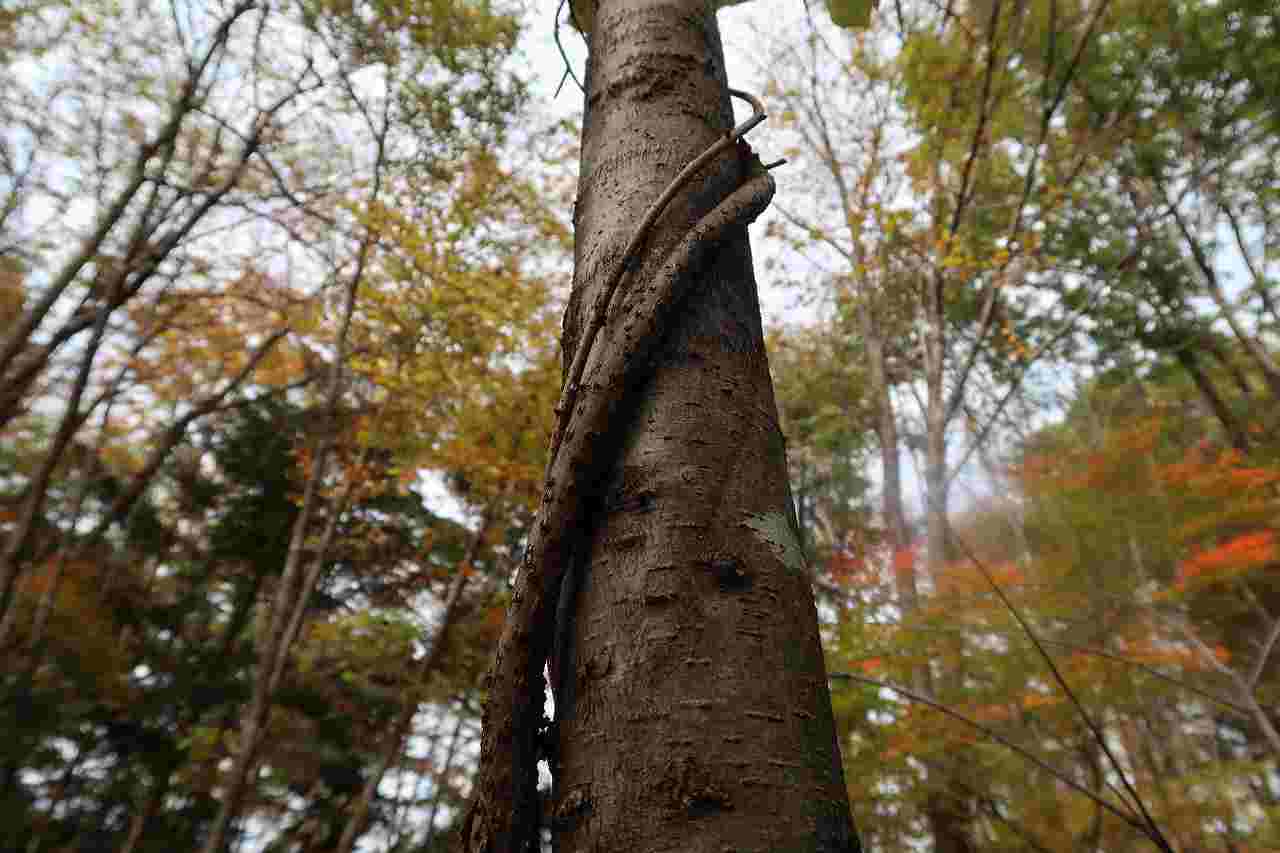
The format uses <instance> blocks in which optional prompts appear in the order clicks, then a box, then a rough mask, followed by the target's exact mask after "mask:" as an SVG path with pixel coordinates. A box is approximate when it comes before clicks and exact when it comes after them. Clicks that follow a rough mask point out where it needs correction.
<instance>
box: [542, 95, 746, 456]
mask: <svg viewBox="0 0 1280 853" xmlns="http://www.w3.org/2000/svg"><path fill="white" fill-rule="evenodd" d="M729 94H730V95H732V96H733V97H735V98H739V99H741V100H744V101H746V102H747V103H748V104H750V105H751V117H750V118H748V119H746V120H745V121H743V122H742V123H741V124H739V125H737V126H736V127H734V128H733V130H731V131H729V132H728V133H726V134H725V135H724V136H722V137H721V138H720V139H717V140H716V141H715V142H713V143H711V145H710V146H708V147H707V150H705V151H703V152H702V153H701V154H699V155H698V156H697V157H695V158H694V159H692V160H690V161H689V164H688V165H687V166H685V167H684V168H683V169H681V170H680V172H679V173H678V174H677V175H676V176H675V177H674V178H672V179H671V183H669V184H667V188H666V189H665V190H663V191H662V195H660V196H658V198H657V199H656V200H655V201H654V202H653V204H651V205H649V209H648V210H647V211H645V214H644V218H643V219H641V220H640V224H639V225H637V226H636V230H635V231H634V232H632V234H631V239H630V240H629V241H628V242H627V247H626V249H624V250H623V252H622V261H621V262H620V263H619V264H618V265H617V267H616V268H615V269H614V271H613V273H612V274H611V275H610V276H609V280H608V281H607V282H605V286H604V290H602V291H601V292H600V295H599V297H598V298H597V299H596V301H595V304H594V305H593V306H592V309H591V318H590V320H589V321H588V324H587V327H586V329H585V330H583V333H582V337H581V339H580V340H579V341H578V345H577V347H576V348H575V349H574V353H573V362H572V363H571V364H570V366H569V373H568V375H567V376H566V377H565V382H564V387H563V389H561V392H560V401H559V403H558V404H557V405H556V415H557V418H556V428H555V432H554V433H552V435H551V455H550V458H549V459H548V463H547V464H548V467H550V465H551V464H552V463H554V462H555V460H556V455H557V454H558V453H559V452H560V444H561V443H562V442H563V441H564V433H565V428H566V427H567V426H568V422H569V420H570V418H571V416H572V415H571V413H572V411H573V406H574V403H575V402H576V401H577V397H578V388H579V386H580V384H581V382H582V373H583V371H584V370H585V369H586V366H587V357H588V356H590V355H591V349H592V346H593V345H594V343H595V339H596V337H597V335H599V334H600V330H601V329H602V328H604V324H605V321H606V320H608V319H609V311H610V309H611V308H612V307H613V296H614V294H615V293H617V292H618V285H619V284H621V283H622V277H623V276H624V275H626V274H627V272H628V271H629V270H631V269H633V268H634V267H635V265H636V261H637V260H638V259H639V257H640V249H641V248H642V247H643V246H644V241H645V239H646V238H647V237H648V236H649V231H650V230H651V229H652V228H653V225H654V223H655V222H657V221H658V217H659V216H661V215H662V212H663V211H664V210H666V208H667V205H668V204H670V203H671V200H672V199H673V198H675V197H676V194H677V193H679V192H680V190H681V189H683V188H684V186H685V185H686V184H687V183H689V181H691V180H693V176H694V175H696V174H698V172H700V171H702V168H703V167H704V166H706V165H707V164H708V163H710V162H711V161H712V160H714V159H715V158H716V157H718V156H719V155H720V154H721V153H723V152H724V151H726V150H727V149H729V148H731V147H733V146H734V145H736V144H737V143H738V140H740V139H742V138H743V137H744V136H746V135H747V134H748V133H750V132H751V131H752V130H754V129H755V128H756V126H757V125H759V124H760V123H761V122H762V121H764V120H765V118H766V116H765V111H764V104H763V103H762V102H761V101H760V99H759V98H757V97H756V96H755V95H752V94H750V93H749V92H744V91H742V90H740V89H730V90H729Z"/></svg>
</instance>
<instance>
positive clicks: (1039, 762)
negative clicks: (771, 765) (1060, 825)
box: [827, 672, 1147, 833]
mask: <svg viewBox="0 0 1280 853" xmlns="http://www.w3.org/2000/svg"><path fill="white" fill-rule="evenodd" d="M827 678H831V679H836V680H843V681H857V682H861V683H862V684H867V685H870V686H872V687H880V688H883V689H885V690H892V691H893V692H895V693H898V694H899V695H902V696H905V697H906V698H908V699H910V700H911V701H912V702H918V703H920V704H921V705H925V706H927V707H929V708H932V709H933V710H935V711H937V712H939V713H941V714H945V715H947V716H948V717H951V718H952V719H954V720H959V721H960V722H962V723H964V724H965V725H966V726H969V727H971V728H974V729H977V730H978V731H980V732H982V733H983V734H984V735H986V736H987V737H989V738H991V739H992V740H994V741H995V742H997V743H999V744H1000V745H1001V746H1005V747H1008V748H1009V749H1011V750H1013V751H1014V752H1016V753H1017V754H1018V755H1020V756H1022V757H1023V758H1025V759H1026V760H1027V761H1030V762H1031V763H1032V764H1034V765H1035V766H1036V767H1038V768H1040V769H1041V770H1043V771H1044V772H1045V773H1048V774H1049V775H1050V776H1052V777H1053V778H1055V779H1057V780H1058V781H1059V782H1061V783H1062V784H1064V785H1066V786H1067V787H1069V788H1071V789H1072V790H1074V791H1076V792H1077V793H1080V794H1083V795H1084V796H1086V797H1088V798H1089V799H1090V800H1092V801H1093V802H1095V803H1097V804H1098V805H1099V806H1101V807H1102V808H1104V809H1106V810H1107V811H1109V812H1111V814H1113V815H1115V816H1116V817H1118V818H1119V819H1120V820H1122V821H1124V822H1125V823H1127V824H1129V825H1130V826H1132V827H1134V828H1135V829H1138V830H1140V831H1142V832H1144V833H1145V832H1146V831H1147V827H1146V826H1145V825H1144V824H1143V822H1142V821H1140V820H1138V819H1137V818H1135V817H1134V816H1133V815H1132V814H1129V813H1127V812H1125V811H1122V810H1121V809H1119V808H1118V807H1116V806H1115V805H1113V804H1112V803H1110V802H1108V801H1107V800H1105V799H1103V798H1102V797H1101V796H1099V795H1098V794H1097V793H1095V792H1093V791H1090V790H1089V789H1088V788H1086V787H1085V786H1083V785H1081V784H1080V783H1079V782H1077V781H1075V780H1074V779H1072V778H1071V777H1070V776H1068V775H1067V774H1065V773H1063V772H1062V771H1061V770H1058V769H1057V768H1055V767H1054V766H1053V765H1052V764H1049V763H1048V762H1047V761H1045V760H1044V759H1043V758H1041V757H1040V756H1038V755H1036V754H1035V753H1034V752H1031V751H1030V750H1029V749H1027V748H1026V747H1024V746H1020V745H1019V744H1017V743H1014V742H1013V741H1011V740H1009V738H1007V737H1005V736H1004V735H1002V734H1000V732H998V731H996V730H995V729H993V728H991V727H990V726H987V725H984V724H983V723H980V722H978V721H977V720H975V719H973V718H972V717H970V716H967V715H965V714H962V713H960V712H959V711H957V710H955V709H954V708H950V707H948V706H946V705H944V704H942V703H941V702H938V701H936V700H934V699H930V698H929V697H928V696H925V695H923V694H921V693H917V692H916V691H914V690H910V689H908V688H906V687H900V686H899V685H897V684H891V683H889V682H887V681H881V680H880V679H878V678H870V677H868V676H865V675H855V674H854V673H852V672H832V673H829V674H828V675H827Z"/></svg>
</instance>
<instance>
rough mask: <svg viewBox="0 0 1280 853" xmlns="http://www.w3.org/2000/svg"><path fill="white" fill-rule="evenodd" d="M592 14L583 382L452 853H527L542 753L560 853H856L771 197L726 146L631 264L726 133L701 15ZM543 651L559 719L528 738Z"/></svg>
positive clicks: (579, 245) (569, 327)
mask: <svg viewBox="0 0 1280 853" xmlns="http://www.w3.org/2000/svg"><path fill="white" fill-rule="evenodd" d="M588 2H589V0H588ZM578 11H579V7H578V5H575V15H576V14H577V12H578ZM593 11H594V14H592V15H591V16H590V19H592V20H593V21H594V24H593V25H588V28H589V29H590V30H591V33H590V59H589V62H588V73H587V103H586V119H585V125H584V131H583V150H582V168H581V176H582V177H581V180H580V184H579V194H578V201H577V204H576V209H575V214H574V220H575V233H576V236H577V241H576V250H575V255H576V257H575V261H576V270H575V279H574V291H573V294H572V297H571V300H570V305H569V308H568V310H567V312H566V316H565V329H564V338H563V342H564V353H565V363H566V364H571V365H577V364H579V363H581V364H582V365H584V368H583V370H582V372H581V382H579V381H578V371H577V369H576V368H575V369H572V370H570V371H569V376H568V382H567V388H566V392H565V395H564V396H562V402H561V411H560V413H559V415H560V418H561V424H560V425H559V427H558V429H557V440H555V441H553V447H552V459H551V462H550V463H549V465H548V469H547V474H546V478H545V481H544V491H543V496H542V505H541V507H540V508H539V511H538V516H537V518H536V519H535V522H534V525H533V527H532V529H531V533H530V539H529V545H528V548H527V551H526V555H525V560H524V563H523V565H522V566H521V571H520V574H519V576H518V577H517V580H516V587H515V590H514V592H513V595H512V603H511V607H510V609H509V611H508V614H507V623H506V626H505V627H504V629H503V634H502V637H501V638H500V640H499V644H498V649H497V653H496V654H495V657H494V663H493V667H492V669H491V671H490V680H489V683H488V686H489V691H490V692H489V696H488V699H487V701H486V705H485V712H484V733H483V736H482V742H481V753H480V764H479V769H478V773H477V777H476V792H475V794H474V796H473V799H472V805H471V808H470V810H469V812H468V815H467V819H466V822H465V824H464V827H463V833H462V835H463V839H464V841H463V843H464V846H465V849H466V850H467V851H470V853H522V851H524V850H526V849H527V848H528V847H529V846H530V845H533V844H536V831H535V830H536V822H537V820H538V818H539V815H540V814H541V813H542V812H543V808H542V807H541V805H540V804H539V803H538V797H537V795H536V793H535V791H534V784H535V781H536V778H537V777H536V772H537V771H536V763H537V760H538V757H539V755H540V754H542V755H547V754H548V753H550V754H549V755H547V757H548V758H549V759H550V763H551V764H552V765H553V768H554V777H555V791H554V803H552V808H551V809H550V812H551V814H552V815H553V818H552V824H553V831H554V834H555V838H556V846H557V848H558V849H559V850H562V851H568V850H580V849H592V850H619V851H621V850H627V851H630V850H641V851H645V850H655V851H656V850H677V849H679V850H707V851H711V850H714V851H717V853H719V851H722V850H725V849H735V850H743V851H746V850H767V849H778V850H788V851H790V850H799V851H806V850H807V851H837V850H838V851H851V850H857V849H858V846H857V840H856V836H855V835H854V833H853V825H852V821H851V819H850V814H849V807H848V801H847V795H846V791H845V787H844V780H843V773H842V771H841V767H840V759H839V752H838V750H837V749H836V741H835V727H834V721H833V719H832V714H831V704H830V696H829V693H828V690H827V683H826V676H825V672H824V668H823V661H822V652H821V647H820V645H819V641H818V630H817V618H816V611H815V609H814V604H813V597H812V590H811V588H810V585H809V578H808V574H807V567H806V566H805V564H804V556H803V552H802V550H801V548H800V546H799V539H798V534H797V528H796V523H795V517H794V512H793V510H792V506H791V496H790V492H789V488H788V485H787V474H786V464H785V461H786V460H785V451H784V446H783V438H782V434H781V432H780V431H779V429H778V422H777V413H776V408H775V405H774V400H773V392H772V386H771V383H770V380H769V373H768V365H767V362H766V358H765V353H764V346H763V335H762V333H761V324H760V312H759V306H758V303H757V298H756V292H755V282H754V277H753V274H752V270H751V255H750V248H749V246H748V243H747V233H746V225H747V224H748V223H749V222H750V221H751V220H753V219H754V218H755V217H756V216H757V215H759V213H760V212H761V211H762V210H763V209H764V207H765V205H767V204H768V201H769V199H770V198H771V197H772V194H773V182H772V178H771V177H770V176H769V175H768V174H767V172H765V171H764V170H763V169H762V168H761V167H760V163H759V160H758V159H756V158H755V157H754V155H753V154H752V153H751V151H750V148H749V146H747V145H746V144H745V143H742V144H738V145H736V146H734V145H731V146H728V147H727V149H726V150H725V151H724V153H723V155H720V156H718V157H717V158H716V159H714V160H713V161H711V162H710V163H709V164H708V165H707V166H706V167H705V168H703V169H702V170H701V173H700V174H697V175H696V176H695V177H694V179H693V180H692V181H691V182H689V183H688V184H687V185H685V187H684V189H683V190H681V191H680V192H679V193H678V194H677V195H676V197H675V198H674V200H673V201H671V203H670V204H669V205H668V206H667V207H666V209H665V212H664V213H663V214H662V215H661V217H660V218H659V219H658V220H657V224H656V226H655V227H654V228H653V229H652V230H651V232H650V233H649V234H648V236H647V239H646V240H645V241H644V246H643V250H642V251H641V252H639V253H638V254H637V255H635V256H634V257H632V258H631V259H630V260H628V257H629V256H628V253H627V250H626V248H625V247H626V246H627V245H629V244H631V243H632V242H633V240H634V239H635V238H636V236H637V223H639V222H643V221H646V212H647V211H648V209H649V206H650V205H651V204H652V203H654V202H655V200H657V199H659V198H661V197H662V196H663V194H664V192H665V191H666V189H667V187H668V186H669V185H671V184H672V179H673V177H674V176H676V175H677V174H678V173H680V171H681V170H682V169H683V168H684V166H685V164H687V163H690V162H692V161H693V160H694V159H695V158H696V157H698V156H699V155H702V154H703V153H704V152H706V151H707V150H708V149H709V148H710V147H711V145H712V144H713V143H716V142H717V141H718V140H721V139H723V138H724V134H725V133H726V132H727V131H728V130H729V128H730V127H731V122H732V111H731V109H730V106H729V101H728V88H727V84H726V80H725V75H724V63H723V53H722V49H721V47H720V38H719V31H718V29H717V28H716V23H715V18H714V13H713V10H712V4H711V3H710V2H708V0H676V2H671V0H668V2H657V0H604V2H602V3H600V4H599V7H598V8H596V7H593ZM620 268H625V269H627V274H626V275H625V276H624V278H623V279H622V285H621V287H620V288H619V290H618V291H617V293H616V295H615V297H614V298H613V299H612V306H611V308H610V309H609V310H608V314H607V321H606V322H605V323H604V325H603V331H602V332H601V334H600V335H599V336H598V337H597V336H596V335H595V334H594V333H593V332H592V330H593V329H596V328H598V324H597V323H596V322H595V318H599V317H600V316H602V315H601V313H600V312H601V311H602V310H603V306H604V305H605V304H607V303H608V302H609V298H608V295H607V293H608V291H609V290H610V287H611V285H610V284H609V283H610V282H612V281H616V277H615V273H617V272H618V270H619V269H620ZM580 346H581V347H584V349H585V351H584V354H583V358H582V359H580V360H578V359H575V358H574V355H575V352H576V349H577V348H578V347H580ZM561 438H562V440H561ZM571 567H572V568H571ZM557 625H558V626H559V628H557V627H555V626H557ZM553 636H554V637H556V638H557V642H556V643H555V644H554V645H555V650H556V654H555V655H554V660H553V661H552V667H551V669H552V672H553V680H554V681H555V682H556V684H555V687H556V690H555V694H556V696H557V699H558V703H557V705H558V708H559V717H560V719H559V720H557V722H556V724H555V726H553V727H552V728H551V730H550V731H549V732H548V733H547V734H546V736H539V733H538V726H537V720H538V718H539V717H540V715H541V708H542V697H543V684H544V682H543V671H544V665H545V664H546V662H547V659H548V656H549V655H551V653H552V650H553V642H552V638H553Z"/></svg>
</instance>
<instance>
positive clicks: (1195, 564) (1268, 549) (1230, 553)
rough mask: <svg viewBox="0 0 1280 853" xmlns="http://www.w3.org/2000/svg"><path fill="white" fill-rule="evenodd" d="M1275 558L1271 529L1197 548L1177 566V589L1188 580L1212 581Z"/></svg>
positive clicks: (1269, 561)
mask: <svg viewBox="0 0 1280 853" xmlns="http://www.w3.org/2000/svg"><path fill="white" fill-rule="evenodd" d="M1276 559H1277V551H1276V534H1275V531H1274V530H1258V531H1254V532H1252V533H1244V534H1241V535H1239V536H1234V537H1232V538H1230V539H1228V540H1226V541H1225V542H1222V543H1220V544H1218V545H1216V546H1214V547H1211V548H1204V549H1197V550H1196V551H1195V552H1194V553H1193V554H1192V556H1191V557H1189V558H1188V559H1186V560H1183V561H1182V562H1181V563H1180V564H1179V565H1178V573H1177V582H1176V583H1177V586H1178V588H1179V589H1182V588H1185V586H1186V585H1187V584H1188V583H1189V582H1192V581H1201V582H1213V581H1215V580H1221V579H1225V578H1228V577H1232V576H1234V575H1237V574H1239V573H1241V572H1244V571H1248V570H1250V569H1254V568H1259V567H1261V566H1265V565H1267V564H1268V563H1272V562H1275V560H1276Z"/></svg>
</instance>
